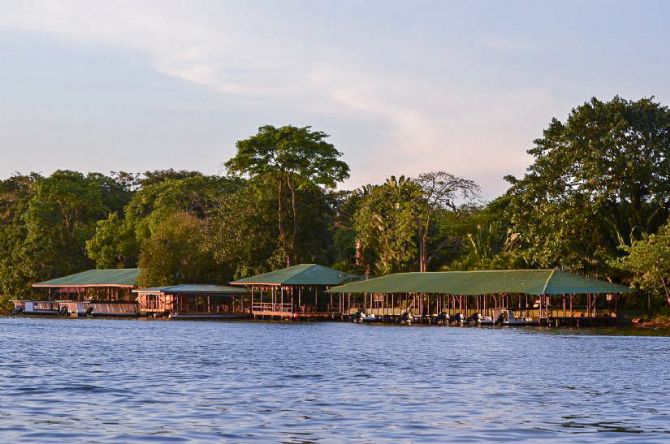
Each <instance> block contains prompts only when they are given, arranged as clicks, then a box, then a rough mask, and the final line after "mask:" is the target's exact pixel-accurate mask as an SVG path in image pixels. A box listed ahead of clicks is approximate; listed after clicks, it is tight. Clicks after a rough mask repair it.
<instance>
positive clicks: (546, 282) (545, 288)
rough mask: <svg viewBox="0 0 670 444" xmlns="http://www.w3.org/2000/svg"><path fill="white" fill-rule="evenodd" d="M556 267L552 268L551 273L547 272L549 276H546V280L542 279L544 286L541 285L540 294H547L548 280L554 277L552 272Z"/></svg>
mask: <svg viewBox="0 0 670 444" xmlns="http://www.w3.org/2000/svg"><path fill="white" fill-rule="evenodd" d="M555 271H556V269H555V268H554V269H552V270H551V273H549V276H548V277H547V280H546V281H544V287H542V294H547V287H548V286H549V281H550V280H551V278H552V277H554V272H555Z"/></svg>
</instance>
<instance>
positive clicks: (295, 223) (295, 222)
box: [287, 178, 298, 260]
mask: <svg viewBox="0 0 670 444" xmlns="http://www.w3.org/2000/svg"><path fill="white" fill-rule="evenodd" d="M287 184H288V187H289V189H290V190H291V209H292V211H293V233H292V235H291V248H290V251H289V253H288V255H289V257H290V258H291V259H290V260H293V259H294V255H295V238H296V236H297V235H298V205H297V202H296V198H295V189H294V188H293V185H292V184H291V178H288V180H287Z"/></svg>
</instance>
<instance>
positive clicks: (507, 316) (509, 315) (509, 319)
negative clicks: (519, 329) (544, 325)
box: [495, 309, 540, 326]
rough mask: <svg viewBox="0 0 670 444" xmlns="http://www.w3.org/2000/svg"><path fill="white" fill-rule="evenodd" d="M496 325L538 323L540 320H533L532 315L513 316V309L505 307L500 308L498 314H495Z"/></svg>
mask: <svg viewBox="0 0 670 444" xmlns="http://www.w3.org/2000/svg"><path fill="white" fill-rule="evenodd" d="M495 324H496V325H507V326H524V325H539V324H540V322H539V321H537V320H534V319H533V318H532V317H530V316H528V317H516V316H514V311H513V310H509V309H505V310H500V314H499V315H498V316H497V318H496V321H495Z"/></svg>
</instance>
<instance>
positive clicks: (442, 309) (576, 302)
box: [329, 270, 633, 323]
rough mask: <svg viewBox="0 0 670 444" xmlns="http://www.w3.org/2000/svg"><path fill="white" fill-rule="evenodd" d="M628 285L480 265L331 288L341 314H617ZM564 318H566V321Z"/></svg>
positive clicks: (550, 316)
mask: <svg viewBox="0 0 670 444" xmlns="http://www.w3.org/2000/svg"><path fill="white" fill-rule="evenodd" d="M632 291H633V290H632V289H630V288H629V287H626V286H623V285H618V284H614V283H611V282H607V281H602V280H599V279H593V278H588V277H584V276H580V275H576V274H573V273H568V272H565V271H559V270H482V271H446V272H428V273H397V274H391V275H387V276H382V277H378V278H373V279H368V280H365V281H359V282H353V283H349V284H345V285H342V286H338V287H334V288H331V289H330V290H329V292H331V293H339V294H340V300H341V302H340V304H341V305H342V306H343V307H344V310H343V312H342V314H343V316H348V315H351V314H353V313H355V312H357V311H364V312H366V313H372V314H375V315H377V316H388V317H396V316H400V315H402V314H403V313H407V312H410V313H412V314H413V315H414V316H418V317H431V316H437V315H439V314H441V313H447V314H449V315H455V314H463V315H465V316H471V315H474V314H477V313H479V314H482V315H484V316H491V317H495V316H496V314H497V312H499V311H500V310H502V309H505V310H518V311H520V312H521V313H522V314H523V315H526V316H537V318H539V319H540V321H541V322H542V320H546V319H564V320H566V319H569V318H571V319H574V318H597V317H609V318H615V317H616V313H617V309H618V295H620V294H623V293H631V292H632ZM564 323H566V322H564Z"/></svg>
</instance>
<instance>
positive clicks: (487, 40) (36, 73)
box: [0, 0, 670, 199]
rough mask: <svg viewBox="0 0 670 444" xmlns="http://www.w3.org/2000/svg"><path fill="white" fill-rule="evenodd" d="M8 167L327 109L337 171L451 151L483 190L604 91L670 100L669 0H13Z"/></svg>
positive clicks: (318, 119) (207, 156)
mask: <svg viewBox="0 0 670 444" xmlns="http://www.w3.org/2000/svg"><path fill="white" fill-rule="evenodd" d="M0 11H1V12H0V177H8V176H10V175H11V174H13V173H15V172H21V173H27V172H30V171H36V172H41V173H44V174H49V173H50V172H52V171H54V170H56V169H74V170H79V171H98V172H103V173H108V172H110V171H134V172H141V171H146V170H153V169H164V168H175V169H190V170H199V171H202V172H205V173H208V174H222V173H224V172H225V169H224V168H223V163H224V162H225V161H226V160H227V159H229V158H230V157H232V156H233V155H234V153H235V141H237V140H240V139H244V138H246V137H249V136H251V135H253V134H254V133H255V132H256V130H257V128H258V127H260V126H262V125H266V124H272V125H276V126H280V125H287V124H292V125H296V126H307V125H310V126H312V127H313V128H314V129H315V130H320V131H324V132H326V133H328V134H330V136H331V137H330V142H331V143H333V144H334V145H335V146H336V147H337V148H338V149H339V150H340V151H341V152H342V153H343V159H344V160H345V161H346V162H348V163H349V165H350V167H351V178H350V179H349V180H347V181H346V182H345V183H343V184H342V185H341V188H355V187H358V186H361V185H364V184H368V183H379V182H382V181H383V180H384V179H385V178H386V177H388V176H390V175H392V174H395V175H401V174H404V175H406V176H416V175H418V174H420V173H422V172H427V171H436V170H444V171H448V172H450V173H453V174H456V175H459V176H462V177H466V178H469V179H473V180H475V181H477V182H478V183H479V184H480V186H481V188H482V197H483V198H484V199H492V198H494V197H495V196H497V195H499V194H501V193H503V192H504V191H505V190H506V188H507V186H506V183H505V182H504V181H503V179H502V178H503V176H505V175H507V174H513V175H517V176H519V175H522V174H523V172H524V170H525V169H526V167H527V166H528V165H529V164H530V162H531V161H532V159H531V158H530V156H529V155H528V154H527V153H526V150H527V149H529V148H530V147H531V146H532V141H533V140H534V139H535V138H538V137H541V135H542V130H543V128H546V126H547V125H548V124H549V122H550V121H551V119H552V118H553V117H556V118H559V119H565V118H566V117H567V115H568V114H569V112H570V110H571V109H572V108H574V107H575V106H578V105H579V104H581V103H583V102H585V101H586V100H588V99H589V98H591V97H594V96H595V97H598V98H600V99H603V100H609V99H611V98H612V97H614V96H615V95H620V96H622V97H624V98H628V99H638V98H641V97H649V96H655V97H656V99H657V100H658V101H660V102H661V103H664V104H670V82H669V81H668V79H669V78H670V77H669V76H668V73H669V72H670V49H669V48H670V45H669V43H670V26H668V23H670V2H667V1H635V2H631V1H627V2H623V1H622V2H619V1H614V0H609V1H597V0H591V1H561V2H556V1H544V2H540V1H504V2H503V1H467V2H464V1H454V2H452V1H421V0H413V1H404V2H397V1H389V0H385V1H373V0H365V1H347V0H337V1H326V0H311V1H292V0H282V1H280V2H271V1H253V0H251V1H249V0H245V1H219V0H214V1H194V0H189V1H172V0H161V1H137V0H134V1H124V0H115V1H113V2H112V1H99V2H96V1H92V0H89V1H67V0H51V1H30V0H16V1H8V0H0Z"/></svg>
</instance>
